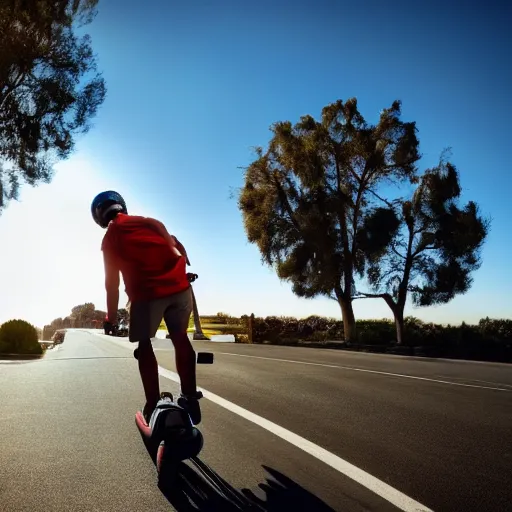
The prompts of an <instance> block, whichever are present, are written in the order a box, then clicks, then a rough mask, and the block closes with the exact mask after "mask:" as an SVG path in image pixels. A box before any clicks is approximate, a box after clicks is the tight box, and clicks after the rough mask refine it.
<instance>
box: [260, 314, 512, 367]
mask: <svg viewBox="0 0 512 512" xmlns="http://www.w3.org/2000/svg"><path fill="white" fill-rule="evenodd" d="M357 329H358V341H357V343H353V342H352V343H349V344H346V343H344V341H345V340H344V329H343V322H341V321H339V320H336V319H333V318H323V317H318V316H310V317H309V318H305V319H297V318H290V317H266V318H255V319H254V331H253V340H254V342H255V343H273V344H278V345H279V344H282V345H300V344H302V345H304V344H309V345H313V346H323V345H325V344H326V343H327V342H336V341H337V342H338V343H327V346H329V347H336V346H338V348H351V349H353V350H368V351H377V352H394V353H402V354H415V355H426V356H431V357H448V358H460V359H475V360H488V361H501V362H512V320H508V319H490V318H485V319H482V320H480V322H479V323H478V324H477V325H468V324H466V323H464V322H463V323H462V324H461V325H458V326H452V325H447V326H443V325H439V324H434V323H427V322H422V321H421V320H419V319H417V318H414V317H407V318H405V321H404V330H405V333H406V336H407V338H406V339H407V345H400V344H397V343H396V329H395V325H394V323H393V322H392V321H391V320H386V319H384V320H358V321H357Z"/></svg>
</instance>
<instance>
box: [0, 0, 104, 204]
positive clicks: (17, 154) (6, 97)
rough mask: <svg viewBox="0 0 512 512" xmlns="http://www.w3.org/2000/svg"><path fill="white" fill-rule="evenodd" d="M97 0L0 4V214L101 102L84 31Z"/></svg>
mask: <svg viewBox="0 0 512 512" xmlns="http://www.w3.org/2000/svg"><path fill="white" fill-rule="evenodd" d="M97 3H98V0H51V1H50V0H38V1H37V2H34V1H30V0H11V1H8V0H5V1H2V3H1V4H0V213H1V210H2V208H3V207H5V205H6V203H7V202H8V201H9V200H10V199H15V198H16V197H17V194H18V190H19V186H20V184H21V183H22V182H26V183H28V184H29V185H32V186H34V185H37V184H38V183H40V182H49V181H50V180H51V178H52V173H53V165H54V163H55V162H56V161H57V160H59V159H63V158H66V157H68V156H69V155H70V153H71V152H72V150H73V147H74V144H75V137H76V135H77V134H79V133H84V132H87V130H88V129H89V127H90V120H91V118H92V117H93V116H94V115H95V113H96V111H97V109H98V107H99V106H100V105H101V104H102V103H103V101H104V99H105V94H106V87H105V82H104V80H103V78H102V76H101V74H100V73H99V72H98V71H97V64H96V59H95V56H94V54H93V51H92V47H91V38H90V37H89V36H88V35H83V36H80V37H79V36H78V35H77V34H76V31H77V28H78V26H79V25H84V24H87V23H90V22H91V21H92V19H93V18H94V15H95V13H96V6H97Z"/></svg>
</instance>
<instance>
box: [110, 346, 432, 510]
mask: <svg viewBox="0 0 512 512" xmlns="http://www.w3.org/2000/svg"><path fill="white" fill-rule="evenodd" d="M102 338H103V336H102ZM104 338H106V339H108V340H109V341H111V342H112V343H115V344H117V345H119V346H121V347H124V348H128V349H131V348H132V346H130V345H127V343H126V342H125V343H123V342H122V341H119V340H116V339H114V338H111V337H106V336H105V337H104ZM158 373H159V374H160V375H161V376H162V377H164V378H166V379H169V380H172V381H173V382H176V383H178V384H180V378H179V375H178V374H177V373H176V372H173V371H171V370H168V369H166V368H162V367H161V366H159V367H158ZM198 389H199V390H200V391H202V393H203V396H204V397H205V398H207V399H208V400H211V401H212V402H214V403H216V404H217V405H220V406H221V407H224V408H225V409H227V410H228V411H231V412H232V413H234V414H238V415H239V416H241V417H242V418H244V419H246V420H248V421H251V422H253V423H254V424H256V425H258V426H260V427H261V428H264V429H265V430H267V431H268V432H271V433H272V434H274V435H276V436H278V437H280V438H281V439H284V440H285V441H287V442H288V443H290V444H292V445H294V446H295V447H296V448H299V449H301V450H303V451H304V452H306V453H308V454H309V455H312V456H313V457H315V458H316V459H318V460H319V461H321V462H324V463H325V464H327V465H328V466H330V467H332V468H333V469H335V470H336V471H338V472H340V473H341V474H343V475H345V476H346V477H348V478H350V479H351V480H354V481H355V482H356V483H358V484H359V485H362V486H363V487H365V488H366V489H368V490H369V491H371V492H373V493H375V494H377V495H378V496H380V497H381V498H383V499H384V500H386V501H388V502H389V503H391V504H393V505H395V507H397V508H398V509H400V510H403V511H404V512H433V511H432V509H430V508H428V507H426V506H425V505H422V504H421V503H419V502H417V501H415V500H413V499H412V498H410V497H409V496H407V495H405V494H403V493H402V492H400V491H399V490H398V489H395V488H394V487H391V486H390V485H388V484H387V483H385V482H383V481H382V480H379V479H378V478H376V477H374V476H372V475H370V474H369V473H367V472H366V471H364V470H362V469H360V468H358V467H357V466H354V465H353V464H351V463H350V462H347V461H346V460H344V459H342V458H341V457H338V456H337V455H334V454H333V453H331V452H329V451H327V450H325V449H324V448H322V447H321V446H318V445H317V444H315V443H312V442H311V441H308V440H307V439H305V438H304V437H301V436H299V435H297V434H295V433H293V432H291V431H290V430H287V429H285V428H283V427H281V426H280V425H277V423H273V422H272V421H270V420H267V419H266V418H263V417H261V416H258V415H257V414H254V413H253V412H251V411H248V410H247V409H244V408H243V407H240V406H239V405H236V404H234V403H233V402H230V401H229V400H226V399H225V398H222V397H221V396H219V395H216V394H215V393H211V392H210V391H208V390H207V389H204V388H199V387H198Z"/></svg>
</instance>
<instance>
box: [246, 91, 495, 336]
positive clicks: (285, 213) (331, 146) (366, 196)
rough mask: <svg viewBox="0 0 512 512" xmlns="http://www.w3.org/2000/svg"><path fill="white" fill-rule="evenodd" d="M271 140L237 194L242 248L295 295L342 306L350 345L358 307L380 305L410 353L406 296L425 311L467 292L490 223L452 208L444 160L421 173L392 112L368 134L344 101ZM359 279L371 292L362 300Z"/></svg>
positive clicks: (453, 193)
mask: <svg viewBox="0 0 512 512" xmlns="http://www.w3.org/2000/svg"><path fill="white" fill-rule="evenodd" d="M271 132H272V138H271V140H270V142H269V144H268V149H267V150H265V151H264V150H263V148H261V147H258V148H257V149H256V159H255V160H254V161H253V162H252V163H251V164H250V165H249V166H248V167H247V169H246V171H245V183H244V186H243V187H242V189H241V191H240V195H239V202H238V205H239V209H240V211H241V213H242V217H243V221H244V227H245V231H246V235H247V238H248V240H249V242H251V243H254V244H256V245H257V247H258V249H259V251H260V253H261V256H262V259H263V261H264V262H265V263H266V264H268V265H269V266H271V267H273V268H274V269H275V271H276V273H277V275H278V277H279V278H280V279H282V280H285V281H288V282H290V283H291V284H292V289H293V292H294V293H295V294H296V295H298V296H300V297H306V298H312V297H316V296H319V295H324V296H327V297H329V298H331V299H333V300H335V301H336V302H337V303H338V304H339V306H340V310H341V313H342V318H343V331H344V333H343V335H344V338H345V339H346V340H347V341H349V342H356V341H357V339H358V335H357V329H356V327H357V325H358V324H356V319H355V316H354V311H353V304H352V302H353V300H354V299H356V298H362V297H370V296H373V297H381V298H383V299H384V300H386V303H387V304H388V305H389V307H390V308H391V309H392V311H393V314H394V316H395V318H396V330H397V334H396V336H395V339H396V340H398V342H399V343H402V342H404V343H406V338H405V330H404V320H403V311H404V306H405V303H406V299H407V295H408V293H411V294H412V298H413V301H414V302H415V303H416V304H417V305H420V306H428V305H431V304H441V303H446V302H448V301H450V300H451V299H452V298H453V297H454V296H455V295H457V294H461V293H465V292H466V291H467V290H468V289H469V288H470V285H471V273H472V272H473V271H474V270H476V269H477V268H478V267H479V264H480V258H479V251H480V249H481V247H482V244H483V243H484V240H485V238H486V235H487V232H488V227H489V226H488V222H487V221H485V220H484V219H482V218H481V217H480V215H479V214H478V207H477V205H476V204H475V203H473V202H469V203H468V204H467V205H465V206H462V207H460V206H459V205H458V204H457V200H458V199H459V197H460V194H461V188H460V185H459V180H458V173H457V171H456V169H455V166H454V165H453V164H451V163H450V162H448V161H447V160H446V158H445V156H446V154H445V155H444V156H443V157H442V158H441V162H440V164H439V165H438V166H437V167H435V168H434V169H427V170H426V171H425V172H424V173H423V174H420V173H419V172H418V168H417V164H418V161H419V160H420V157H421V155H420V152H419V140H418V138H417V130H416V125H415V123H414V122H404V121H402V119H401V104H400V102H399V101H395V102H393V104H392V105H391V106H390V107H389V108H385V109H383V110H382V111H381V114H380V118H379V121H378V123H377V124H375V125H373V124H370V123H368V122H367V121H366V120H365V119H364V118H363V116H362V115H361V113H360V112H359V110H358V105H357V100H356V99H355V98H352V99H349V100H348V101H347V102H345V103H343V102H342V101H341V100H339V101H337V102H335V103H333V104H331V105H327V106H326V107H324V109H323V110H322V115H321V119H320V120H319V121H317V120H315V119H314V118H313V117H312V116H309V115H307V116H303V117H301V119H300V120H299V122H297V123H296V124H295V125H292V123H291V122H290V121H284V122H277V123H275V124H274V125H273V126H272V127H271ZM404 184H409V185H417V189H416V191H415V192H414V193H413V194H412V195H411V196H410V197H408V198H406V199H403V198H401V197H399V195H398V193H399V191H400V186H401V187H402V190H403V185H404ZM356 278H357V279H360V280H361V281H363V280H365V279H366V280H367V281H369V283H370V285H371V286H372V288H373V291H374V293H373V294H365V293H360V292H358V291H357V290H356V286H355V282H356V281H355V280H356Z"/></svg>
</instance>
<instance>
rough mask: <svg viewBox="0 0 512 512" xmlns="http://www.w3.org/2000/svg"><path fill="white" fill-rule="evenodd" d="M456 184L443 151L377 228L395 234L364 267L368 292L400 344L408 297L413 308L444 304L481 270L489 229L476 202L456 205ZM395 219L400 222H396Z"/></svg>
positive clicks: (455, 175)
mask: <svg viewBox="0 0 512 512" xmlns="http://www.w3.org/2000/svg"><path fill="white" fill-rule="evenodd" d="M460 195H461V186H460V182H459V173H458V171H457V169H456V167H455V166H454V165H453V164H452V163H450V162H449V161H448V160H447V154H446V153H445V154H444V155H443V157H442V158H441V160H440V162H439V164H438V165H437V166H436V167H434V168H432V169H428V170H427V171H426V172H425V174H424V175H423V176H422V177H421V179H420V181H419V184H418V186H417V188H416V190H415V191H414V193H413V194H412V197H411V198H410V199H408V200H405V201H402V202H401V203H400V207H399V208H398V209H397V218H395V219H393V218H392V217H389V219H388V220H387V222H384V223H383V225H382V226H381V228H382V229H383V230H384V231H387V232H390V231H393V230H395V228H397V229H396V230H395V232H394V236H393V237H392V240H391V242H390V243H389V245H388V246H387V249H386V251H385V252H384V253H382V254H378V255H376V257H375V258H374V259H373V260H372V261H371V262H370V264H369V266H368V279H369V282H370V284H371V285H372V287H373V291H374V293H373V294H365V293H363V294H362V296H363V297H381V298H382V299H384V300H385V301H386V303H387V304H388V306H389V307H390V308H391V311H392V312H393V315H394V318H395V324H396V329H397V341H398V343H403V342H404V308H405V304H406V300H407V297H408V294H409V293H410V294H411V297H412V301H413V304H415V305H416V306H431V305H435V304H444V303H447V302H449V301H450V300H452V299H453V298H454V297H455V296H456V295H458V294H463V293H465V292H466V291H468V289H469V288H470V286H471V284H472V273H473V272H474V271H475V270H476V269H478V268H479V266H480V262H481V260H480V250H481V248H482V245H483V243H484V241H485V238H486V236H487V233H488V229H489V222H488V220H486V219H485V218H483V217H482V216H481V215H480V213H479V209H478V206H477V204H476V203H474V202H473V201H469V202H468V203H467V204H465V205H464V206H460V205H459V199H460ZM397 221H399V224H397Z"/></svg>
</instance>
